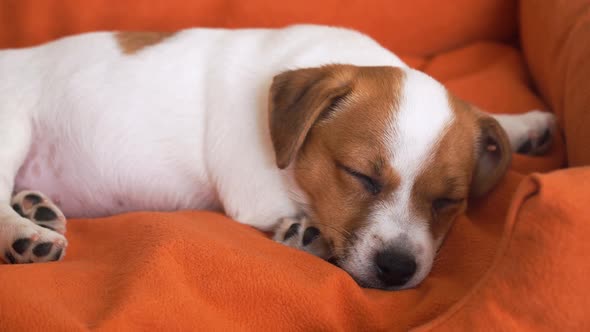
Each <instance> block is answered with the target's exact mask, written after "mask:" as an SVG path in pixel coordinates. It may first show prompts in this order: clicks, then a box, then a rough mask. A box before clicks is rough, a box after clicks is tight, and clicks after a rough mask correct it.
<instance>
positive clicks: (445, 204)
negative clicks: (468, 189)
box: [432, 198, 463, 211]
mask: <svg viewBox="0 0 590 332" xmlns="http://www.w3.org/2000/svg"><path fill="white" fill-rule="evenodd" d="M462 202H463V199H453V198H439V199H436V200H434V201H433V202H432V208H433V209H434V210H435V211H442V210H444V209H447V208H450V207H454V206H457V205H459V204H460V203H462Z"/></svg>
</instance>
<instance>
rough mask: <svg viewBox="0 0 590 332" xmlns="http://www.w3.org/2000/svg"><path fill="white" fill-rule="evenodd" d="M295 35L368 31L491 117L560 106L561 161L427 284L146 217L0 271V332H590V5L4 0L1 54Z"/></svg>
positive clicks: (512, 188) (505, 204)
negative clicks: (187, 35) (218, 29)
mask: <svg viewBox="0 0 590 332" xmlns="http://www.w3.org/2000/svg"><path fill="white" fill-rule="evenodd" d="M296 22H309V23H324V24H335V25H344V26H349V27H354V28H356V29H359V30H362V31H364V32H367V33H369V34H370V35H372V36H373V37H375V38H376V39H378V40H379V41H380V42H381V43H382V44H383V45H384V46H386V47H388V48H390V49H391V50H393V51H395V52H396V53H398V54H399V55H401V56H402V58H404V59H405V60H406V61H407V62H408V63H409V64H410V65H412V66H414V67H416V68H419V69H421V70H424V71H425V72H427V73H429V74H430V75H432V76H434V77H435V78H437V79H439V80H440V81H442V82H443V83H445V84H446V86H447V87H448V88H449V89H450V90H452V91H453V92H454V93H455V94H457V95H459V96H461V97H463V98H464V99H467V100H469V101H471V102H473V103H475V104H476V105H478V106H480V107H482V108H485V109H487V110H489V111H491V112H502V113H517V112H523V111H527V110H529V109H533V108H541V109H551V110H554V111H555V112H556V114H557V115H558V118H559V120H560V124H561V127H562V128H563V131H562V133H563V135H558V136H557V137H556V143H555V145H554V146H553V149H552V150H551V152H550V153H549V154H548V155H547V156H544V157H525V156H520V155H516V156H515V157H514V159H513V163H512V166H511V170H510V171H509V173H508V174H507V176H506V177H505V179H504V180H503V181H502V182H501V183H500V185H499V186H498V187H497V188H496V190H494V191H493V192H492V193H491V194H490V195H489V196H487V197H486V198H483V199H481V200H478V201H474V202H471V205H470V208H469V210H468V212H467V214H466V215H465V216H463V217H461V218H460V219H459V220H458V221H457V223H456V225H455V226H454V228H453V229H452V231H451V233H450V235H449V238H448V240H447V241H446V243H445V245H444V246H443V248H442V250H441V253H440V256H439V258H438V259H437V261H436V263H435V266H434V269H433V271H432V274H431V275H430V276H429V277H428V278H427V279H426V280H425V281H424V282H423V283H422V284H421V285H420V286H419V287H417V288H415V289H411V290H405V291H400V292H386V291H379V290H372V289H362V288H359V287H358V286H357V285H356V284H355V283H354V282H353V280H352V279H351V278H350V277H349V276H348V275H347V274H346V273H345V272H344V271H342V270H340V269H338V268H336V267H334V266H332V265H330V264H327V263H325V262H323V261H322V260H320V259H318V258H315V257H312V256H310V255H307V254H305V253H303V252H299V251H296V250H293V249H290V248H287V247H284V246H282V245H279V244H276V243H274V242H272V241H271V240H269V239H268V237H267V236H266V235H265V234H262V233H260V232H258V231H256V230H254V229H252V228H250V227H247V226H244V225H240V224H238V223H236V222H233V221H231V220H229V219H228V218H226V217H223V216H221V215H218V214H214V213H209V212H198V211H182V212H176V213H133V214H126V215H121V216H115V217H111V218H103V219H87V220H70V222H69V228H68V238H69V241H70V246H69V248H68V255H67V256H66V258H65V260H64V261H61V262H54V263H46V264H35V265H0V285H2V286H0V331H9V330H39V329H44V330H67V331H73V330H88V329H92V330H131V329H134V330H197V329H207V330H230V329H231V330H257V331H260V330H273V331H280V330H314V331H315V330H344V331H345V330H408V329H415V330H419V331H420V330H433V329H434V330H453V331H455V330H468V331H474V330H489V329H492V330H534V331H541V330H547V331H550V330H557V329H562V330H567V331H574V330H575V331H582V330H590V316H588V315H586V314H587V313H588V312H589V310H590V286H589V285H588V282H587V280H588V275H590V261H589V260H588V259H587V255H588V254H589V253H590V241H589V239H590V204H587V200H588V197H590V168H588V167H583V165H587V164H589V163H590V148H589V146H590V145H589V144H587V143H590V141H589V138H590V131H589V130H587V129H586V127H587V126H588V125H589V124H590V111H588V109H589V108H590V93H588V86H589V83H590V62H589V61H588V60H587V59H588V58H589V56H590V43H588V40H590V2H589V1H587V0H545V1H543V2H540V1H535V0H521V1H516V0H478V1H472V0H453V1H446V2H444V1H438V0H414V1H411V2H410V1H408V2H406V1H391V0H375V1H373V2H371V3H368V2H365V1H361V0H325V1H317V0H316V1H312V0H300V1H296V2H287V1H285V2H279V1H264V0H254V1H248V2H246V1H239V0H225V1H218V0H200V1H181V0H166V1H151V2H149V5H148V2H145V1H139V0H130V1H122V0H118V1H115V0H109V1H101V0H85V1H77V0H63V1H57V0H45V1H37V0H20V1H13V0H1V1H0V48H6V47H23V46H30V45H35V44H38V43H41V42H44V41H48V40H51V39H54V38H57V37H60V36H65V35H69V34H74V33H79V32H84V31H91V30H105V29H107V30H113V29H131V30H174V29H179V28H183V27H191V26H223V27H241V26H281V25H285V24H289V23H296ZM0 79H2V78H1V73H0ZM567 165H570V167H571V166H578V167H577V168H567V167H566V166H567ZM89 204H92V202H89Z"/></svg>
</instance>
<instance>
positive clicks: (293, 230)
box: [274, 217, 331, 259]
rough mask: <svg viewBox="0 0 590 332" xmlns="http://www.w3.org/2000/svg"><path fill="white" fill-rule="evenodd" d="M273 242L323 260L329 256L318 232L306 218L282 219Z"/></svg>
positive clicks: (327, 249) (328, 251)
mask: <svg viewBox="0 0 590 332" xmlns="http://www.w3.org/2000/svg"><path fill="white" fill-rule="evenodd" d="M274 240H275V241H277V242H280V243H282V244H284V245H287V246H289V247H293V248H296V249H300V250H303V251H306V252H309V253H310V254H312V255H315V256H318V257H320V258H323V259H328V258H329V257H330V256H331V254H330V250H329V246H328V244H327V242H326V241H325V240H324V238H323V237H322V236H321V232H320V230H319V229H318V228H317V227H314V226H310V225H309V221H308V219H307V218H306V217H302V218H284V219H282V220H281V222H280V223H279V225H278V227H277V229H276V231H275V235H274Z"/></svg>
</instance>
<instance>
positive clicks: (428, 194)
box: [412, 93, 510, 243]
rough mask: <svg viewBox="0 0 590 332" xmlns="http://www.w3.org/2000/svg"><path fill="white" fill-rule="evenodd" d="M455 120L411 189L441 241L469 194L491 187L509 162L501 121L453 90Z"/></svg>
mask: <svg viewBox="0 0 590 332" xmlns="http://www.w3.org/2000/svg"><path fill="white" fill-rule="evenodd" d="M449 104H450V107H451V110H452V111H453V114H454V120H453V121H452V122H451V123H450V124H449V126H448V128H447V129H446V132H445V134H444V135H443V137H442V138H441V139H440V140H439V142H438V144H437V145H436V146H435V147H434V153H433V156H432V158H431V160H430V161H429V163H428V164H426V165H425V167H424V169H423V170H422V172H421V174H420V175H419V176H418V177H417V179H416V183H415V185H414V188H413V193H412V194H413V197H412V198H413V199H412V202H413V204H414V206H413V209H414V212H415V213H416V214H418V215H420V216H421V217H422V218H423V219H424V220H429V221H430V225H429V226H430V227H429V228H430V231H431V234H432V237H433V239H434V240H435V242H437V243H441V241H442V238H443V237H444V236H445V235H446V233H447V232H448V230H449V229H450V227H451V225H452V223H453V221H454V220H455V219H456V218H457V216H458V215H459V214H461V213H463V212H464V211H465V209H466V208H467V201H468V198H469V197H470V196H474V195H476V196H477V195H482V194H483V193H486V192H488V191H489V190H491V188H492V187H493V186H494V185H495V184H496V183H497V182H498V181H499V179H500V178H501V176H502V175H503V174H504V172H505V170H506V168H507V166H508V162H509V161H510V150H509V145H508V140H507V139H506V137H505V135H504V132H503V130H502V129H501V127H500V126H499V125H498V123H497V122H496V121H495V120H494V119H493V118H492V117H490V116H488V115H486V114H484V113H481V112H479V111H478V110H476V109H475V108H474V107H473V106H471V105H470V104H468V103H466V102H464V101H462V100H461V99H459V98H457V97H455V96H453V95H451V94H450V93H449Z"/></svg>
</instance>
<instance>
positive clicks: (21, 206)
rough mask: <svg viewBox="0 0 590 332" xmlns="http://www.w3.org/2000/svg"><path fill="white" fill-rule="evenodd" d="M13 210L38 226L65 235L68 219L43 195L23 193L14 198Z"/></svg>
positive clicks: (33, 192)
mask: <svg viewBox="0 0 590 332" xmlns="http://www.w3.org/2000/svg"><path fill="white" fill-rule="evenodd" d="M11 203H12V209H13V210H14V211H16V213H18V214H19V215H20V216H21V217H23V218H26V219H29V220H31V221H32V222H34V223H36V224H37V225H39V226H41V227H44V228H47V229H49V230H52V231H56V232H58V233H60V234H64V233H65V231H66V218H65V216H64V215H63V213H62V212H61V211H60V210H59V208H58V207H57V206H56V205H55V204H53V202H52V201H51V200H49V199H48V198H47V197H45V196H44V195H43V194H41V193H39V192H36V191H22V192H20V193H18V194H16V195H14V196H13V197H12V202H11Z"/></svg>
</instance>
